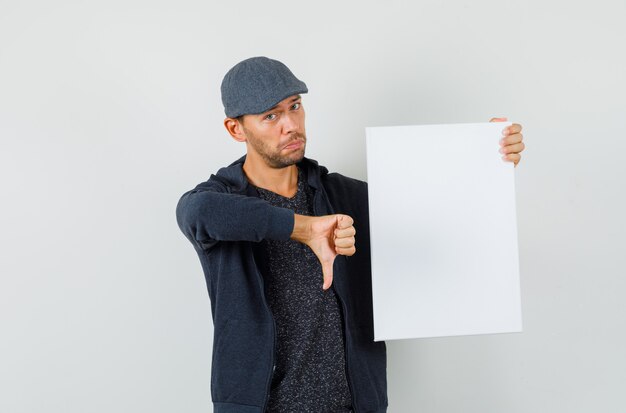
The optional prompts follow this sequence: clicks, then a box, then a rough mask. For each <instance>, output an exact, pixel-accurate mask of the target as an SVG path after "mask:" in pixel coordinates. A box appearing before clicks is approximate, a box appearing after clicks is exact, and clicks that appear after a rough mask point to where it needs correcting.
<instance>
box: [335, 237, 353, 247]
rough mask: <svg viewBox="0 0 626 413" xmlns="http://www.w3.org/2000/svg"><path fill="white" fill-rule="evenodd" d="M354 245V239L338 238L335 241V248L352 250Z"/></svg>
mask: <svg viewBox="0 0 626 413" xmlns="http://www.w3.org/2000/svg"><path fill="white" fill-rule="evenodd" d="M354 244H355V239H354V237H346V238H337V239H336V240H335V247H339V248H350V247H351V246H353V245H354Z"/></svg>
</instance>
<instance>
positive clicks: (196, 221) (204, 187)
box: [176, 179, 294, 248]
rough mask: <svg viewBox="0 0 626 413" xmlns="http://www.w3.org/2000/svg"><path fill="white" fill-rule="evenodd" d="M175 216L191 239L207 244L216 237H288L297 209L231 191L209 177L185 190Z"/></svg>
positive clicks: (242, 239) (232, 238)
mask: <svg viewBox="0 0 626 413" xmlns="http://www.w3.org/2000/svg"><path fill="white" fill-rule="evenodd" d="M176 220H177V221H178V226H179V227H180V229H181V231H182V232H183V234H185V236H186V237H187V238H188V239H189V240H190V241H191V242H192V243H194V244H199V246H200V247H203V248H206V247H207V246H211V245H213V244H215V243H216V242H217V241H254V242H258V241H261V240H263V239H273V240H288V239H289V237H290V236H291V233H292V232H293V226H294V212H293V211H292V210H290V209H286V208H279V207H275V206H272V205H270V204H269V203H268V202H266V201H264V200H262V199H260V198H256V197H249V196H245V195H239V194H233V193H230V192H228V190H227V189H226V187H225V185H224V184H222V183H221V182H219V181H218V180H212V179H209V180H208V181H207V182H203V183H201V184H200V185H198V186H196V188H194V189H192V190H191V191H188V192H186V193H185V194H183V196H182V197H181V198H180V200H179V201H178V205H177V207H176Z"/></svg>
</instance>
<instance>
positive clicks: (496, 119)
mask: <svg viewBox="0 0 626 413" xmlns="http://www.w3.org/2000/svg"><path fill="white" fill-rule="evenodd" d="M507 120H508V119H507V118H491V120H490V121H489V122H506V121H507Z"/></svg>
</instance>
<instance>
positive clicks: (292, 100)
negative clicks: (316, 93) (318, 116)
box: [263, 95, 302, 113]
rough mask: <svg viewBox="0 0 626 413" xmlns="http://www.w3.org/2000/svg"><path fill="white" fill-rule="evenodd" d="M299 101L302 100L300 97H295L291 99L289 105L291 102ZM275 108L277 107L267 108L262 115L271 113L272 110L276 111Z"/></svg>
mask: <svg viewBox="0 0 626 413" xmlns="http://www.w3.org/2000/svg"><path fill="white" fill-rule="evenodd" d="M300 99H302V96H300V95H296V97H294V98H293V99H291V101H290V102H289V103H293V102H295V101H296V100H300ZM277 107H278V105H274V106H272V107H271V108H269V109H268V110H266V111H265V112H263V113H267V112H271V111H273V110H274V109H276V108H277Z"/></svg>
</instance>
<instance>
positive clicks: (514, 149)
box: [500, 142, 525, 154]
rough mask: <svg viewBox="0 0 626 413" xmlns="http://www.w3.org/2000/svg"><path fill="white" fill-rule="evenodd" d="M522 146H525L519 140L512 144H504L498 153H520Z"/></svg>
mask: <svg viewBox="0 0 626 413" xmlns="http://www.w3.org/2000/svg"><path fill="white" fill-rule="evenodd" d="M524 148H525V145H524V143H523V142H520V143H516V144H513V145H508V146H504V147H502V148H500V153H503V154H508V153H520V152H521V151H523V150H524Z"/></svg>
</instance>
